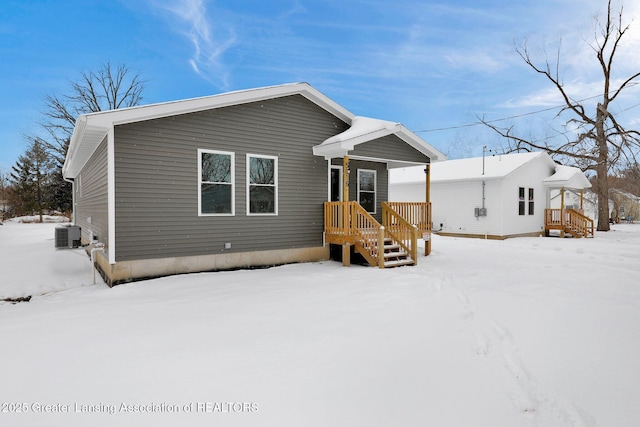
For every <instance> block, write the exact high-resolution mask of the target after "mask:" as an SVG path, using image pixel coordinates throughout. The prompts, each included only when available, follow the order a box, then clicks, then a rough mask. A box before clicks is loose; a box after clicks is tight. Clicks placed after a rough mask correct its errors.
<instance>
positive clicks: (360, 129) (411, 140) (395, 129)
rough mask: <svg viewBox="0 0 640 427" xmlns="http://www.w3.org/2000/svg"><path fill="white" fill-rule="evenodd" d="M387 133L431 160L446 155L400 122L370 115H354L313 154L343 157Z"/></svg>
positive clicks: (443, 158)
mask: <svg viewBox="0 0 640 427" xmlns="http://www.w3.org/2000/svg"><path fill="white" fill-rule="evenodd" d="M387 135H396V136H397V137H398V138H400V139H401V140H402V141H404V142H405V143H407V144H409V145H410V146H411V147H413V148H415V149H416V150H418V151H419V152H421V153H422V154H425V155H426V156H428V157H429V159H430V160H431V161H440V160H445V159H446V156H445V155H444V154H442V153H441V152H440V151H439V150H437V149H436V148H435V147H432V146H430V145H428V144H426V142H425V141H424V140H423V139H422V138H420V137H419V136H417V135H416V134H414V133H413V132H411V131H410V130H409V129H407V128H406V127H404V126H403V125H402V124H401V123H396V122H389V121H386V120H378V119H372V118H370V117H362V116H356V117H354V118H353V119H352V120H351V127H350V128H349V129H347V130H345V131H344V132H342V133H339V134H337V135H334V136H332V137H330V138H327V139H326V140H325V141H323V142H322V144H320V145H316V146H315V147H313V154H315V155H316V156H324V157H325V159H327V160H328V159H331V158H333V157H344V156H345V155H348V153H349V151H351V150H353V149H354V148H355V146H356V145H358V144H361V143H363V142H367V141H372V140H374V139H378V138H382V137H385V136H387ZM399 165H401V164H389V167H398V166H399Z"/></svg>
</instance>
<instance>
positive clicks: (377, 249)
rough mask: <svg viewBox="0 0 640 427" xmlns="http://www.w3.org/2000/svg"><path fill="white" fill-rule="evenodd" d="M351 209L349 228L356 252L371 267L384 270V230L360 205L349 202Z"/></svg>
mask: <svg viewBox="0 0 640 427" xmlns="http://www.w3.org/2000/svg"><path fill="white" fill-rule="evenodd" d="M349 204H350V207H351V226H352V227H353V234H354V236H355V245H356V246H357V247H358V249H360V250H359V251H358V252H359V253H360V254H361V255H362V256H364V257H365V258H366V260H367V261H368V262H369V264H371V265H377V266H378V267H380V268H384V255H383V254H384V238H385V234H386V233H385V229H384V227H383V226H382V225H380V223H379V222H378V221H376V219H375V218H374V217H372V216H371V214H370V213H369V212H367V211H366V210H365V209H364V208H363V207H362V206H361V205H360V203H357V202H349Z"/></svg>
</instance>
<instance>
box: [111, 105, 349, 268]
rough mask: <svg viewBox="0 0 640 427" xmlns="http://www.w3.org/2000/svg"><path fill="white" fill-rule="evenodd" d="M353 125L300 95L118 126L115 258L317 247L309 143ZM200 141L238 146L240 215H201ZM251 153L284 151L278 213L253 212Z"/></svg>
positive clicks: (319, 185) (316, 182) (318, 161)
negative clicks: (249, 170) (249, 176)
mask: <svg viewBox="0 0 640 427" xmlns="http://www.w3.org/2000/svg"><path fill="white" fill-rule="evenodd" d="M347 127H348V126H347V125H346V124H345V123H344V122H342V121H341V120H340V119H338V118H336V117H335V116H333V115H331V114H329V113H328V112H327V111H325V110H324V109H322V108H320V107H318V106H317V105H316V104H314V103H312V102H310V101H308V100H307V99H306V98H304V97H302V96H300V95H294V96H288V97H283V98H277V99H272V100H267V101H261V102H255V103H250V104H244V105H237V106H230V107H224V108H219V109H212V110H207V111H202V112H198V113H190V114H184V115H179V116H172V117H166V118H161V119H155V120H149V121H145V122H139V123H133V124H127V125H122V126H116V128H115V143H114V152H115V188H116V190H115V191H116V192H115V198H116V207H115V209H116V215H115V222H116V230H115V231H116V232H115V235H116V236H115V237H116V254H115V255H116V261H125V260H136V259H148V258H163V257H171V256H196V255H205V254H222V253H234V252H248V251H261V250H277V249H291V248H308V247H314V246H321V245H322V243H323V239H322V232H323V227H324V219H323V208H322V206H323V202H324V201H326V200H327V191H328V183H327V176H328V171H327V162H326V161H325V160H324V159H323V158H322V157H316V156H314V155H313V151H312V147H313V146H314V145H318V144H320V143H322V141H324V140H325V139H327V138H329V137H331V136H333V135H336V134H338V133H340V132H343V131H344V130H345V129H347ZM198 149H205V150H219V151H226V152H233V153H235V190H234V198H235V215H234V216H198V191H199V188H198V161H199V159H198ZM247 154H257V155H266V156H275V157H277V158H278V215H276V216H256V215H251V216H249V215H247V212H246V186H247V178H246V158H247ZM225 243H230V244H231V248H225Z"/></svg>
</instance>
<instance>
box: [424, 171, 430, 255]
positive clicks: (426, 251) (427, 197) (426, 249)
mask: <svg viewBox="0 0 640 427" xmlns="http://www.w3.org/2000/svg"><path fill="white" fill-rule="evenodd" d="M430 172H431V163H427V165H426V166H425V168H424V176H425V202H427V209H428V206H429V202H431V173H430ZM427 219H429V220H431V218H428V217H427ZM427 226H429V234H428V236H429V239H428V240H426V241H425V242H424V256H428V255H429V254H430V253H431V227H430V224H427Z"/></svg>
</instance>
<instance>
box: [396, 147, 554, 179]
mask: <svg viewBox="0 0 640 427" xmlns="http://www.w3.org/2000/svg"><path fill="white" fill-rule="evenodd" d="M537 158H541V159H542V161H544V162H545V163H547V164H548V165H549V166H550V167H554V166H555V165H556V163H555V162H554V161H553V159H551V157H549V155H548V154H547V153H545V152H530V153H513V154H503V155H496V156H485V157H484V159H483V158H482V157H473V158H468V159H456V160H447V161H446V162H438V163H434V164H432V165H431V171H430V172H431V182H446V181H474V180H489V179H501V178H504V177H506V176H507V175H509V174H511V173H512V172H514V171H515V170H517V169H519V168H520V167H522V166H523V165H525V164H526V163H528V162H530V161H532V160H534V159H537ZM483 163H484V166H483ZM423 169H424V168H405V169H402V170H397V171H394V174H393V175H392V182H393V183H394V184H408V183H416V182H418V183H422V182H424V170H423ZM483 171H484V173H483Z"/></svg>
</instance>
